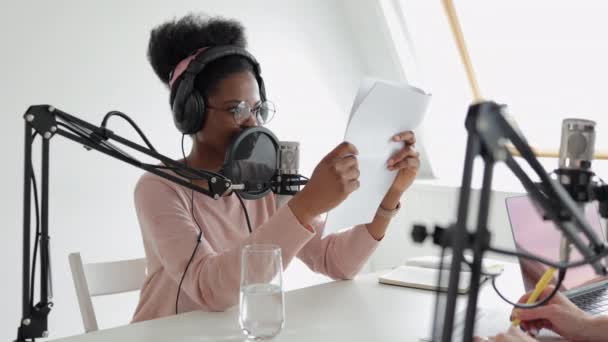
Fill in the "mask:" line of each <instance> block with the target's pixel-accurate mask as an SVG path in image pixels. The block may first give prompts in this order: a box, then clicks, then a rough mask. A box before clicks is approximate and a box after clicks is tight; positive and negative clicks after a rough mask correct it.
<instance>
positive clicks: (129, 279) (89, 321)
mask: <svg viewBox="0 0 608 342" xmlns="http://www.w3.org/2000/svg"><path fill="white" fill-rule="evenodd" d="M68 259H69V261H70V269H71V270H72V278H73V279H74V287H75V288H76V296H77V297H78V306H79V307H80V314H81V316H82V323H83V325H84V331H85V332H87V333H88V332H91V331H96V330H98V329H99V328H98V326H97V318H96V316H95V311H94V310H93V302H92V300H91V298H92V297H95V296H103V295H110V294H118V293H124V292H130V291H136V290H139V289H140V288H141V285H142V284H143V281H144V278H145V276H146V259H143V258H142V259H132V260H123V261H115V262H103V263H90V264H83V263H82V259H81V257H80V253H71V254H70V255H69V256H68Z"/></svg>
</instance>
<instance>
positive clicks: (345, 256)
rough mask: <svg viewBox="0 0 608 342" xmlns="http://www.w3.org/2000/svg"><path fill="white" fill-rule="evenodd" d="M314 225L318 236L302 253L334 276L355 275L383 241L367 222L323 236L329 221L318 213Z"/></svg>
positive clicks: (307, 260)
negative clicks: (372, 231) (368, 227)
mask: <svg viewBox="0 0 608 342" xmlns="http://www.w3.org/2000/svg"><path fill="white" fill-rule="evenodd" d="M312 225H313V227H314V228H315V231H316V233H315V236H314V237H313V238H312V239H311V240H310V241H308V243H307V244H306V245H305V246H304V247H303V248H302V249H301V250H300V252H299V253H298V257H299V258H300V259H301V260H302V261H303V262H304V263H306V264H307V265H308V267H310V268H311V269H312V270H313V271H315V272H319V273H323V274H325V275H327V276H329V277H330V278H332V279H352V278H354V276H355V275H356V274H357V273H359V271H360V270H361V268H363V265H364V264H365V262H366V261H367V259H368V258H369V257H370V256H371V255H372V253H373V252H374V250H376V247H377V246H378V244H379V242H378V241H377V240H376V239H374V238H373V237H372V236H371V235H370V234H369V232H368V231H367V227H366V226H365V225H358V226H355V227H353V228H352V229H349V230H346V231H343V232H340V233H335V234H330V235H328V236H326V237H325V238H321V236H322V235H323V229H324V227H325V222H324V221H322V220H321V218H320V217H318V218H317V219H315V221H314V222H313V224H312Z"/></svg>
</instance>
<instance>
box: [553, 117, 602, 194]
mask: <svg viewBox="0 0 608 342" xmlns="http://www.w3.org/2000/svg"><path fill="white" fill-rule="evenodd" d="M594 150H595V122H594V121H591V120H585V119H565V120H564V121H563V122H562V134H561V142H560V148H559V164H558V169H557V170H555V173H556V174H557V175H558V180H559V182H560V183H561V185H562V186H563V187H564V188H565V189H566V191H568V193H569V194H570V196H571V197H572V198H573V199H574V200H575V201H576V202H578V203H585V202H589V201H591V200H592V199H593V189H592V188H593V187H592V185H593V184H592V181H593V176H594V173H593V171H592V170H591V162H592V160H593V153H594Z"/></svg>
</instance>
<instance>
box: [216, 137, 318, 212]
mask: <svg viewBox="0 0 608 342" xmlns="http://www.w3.org/2000/svg"><path fill="white" fill-rule="evenodd" d="M298 168H299V143H297V142H293V141H286V142H279V141H278V139H277V138H276V136H275V135H274V134H273V133H272V132H271V131H270V130H268V129H267V128H265V127H262V126H255V127H249V128H245V129H244V130H243V131H241V133H240V134H239V135H238V136H237V137H236V138H235V139H234V140H233V142H232V144H231V145H230V147H229V148H228V150H227V151H226V157H225V160H224V166H223V167H222V170H221V171H220V173H222V174H223V175H224V176H226V177H227V178H228V179H230V180H231V182H232V183H233V185H234V187H233V188H234V189H235V191H236V192H237V193H238V194H240V195H241V196H242V197H243V198H245V199H258V198H261V197H263V196H265V195H266V194H267V193H268V192H270V191H272V192H274V193H275V194H277V195H279V197H280V196H284V197H280V198H279V200H280V201H285V200H287V199H288V198H289V197H290V196H293V195H294V194H296V193H297V192H298V191H299V190H300V186H302V185H304V184H306V182H307V181H308V179H307V178H306V177H304V176H301V175H299V174H298Z"/></svg>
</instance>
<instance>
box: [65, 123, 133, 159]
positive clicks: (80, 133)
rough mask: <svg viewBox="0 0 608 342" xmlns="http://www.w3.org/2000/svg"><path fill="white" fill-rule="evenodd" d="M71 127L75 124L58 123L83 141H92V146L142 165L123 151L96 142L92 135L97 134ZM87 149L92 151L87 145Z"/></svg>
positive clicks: (107, 144) (78, 127) (104, 143)
mask: <svg viewBox="0 0 608 342" xmlns="http://www.w3.org/2000/svg"><path fill="white" fill-rule="evenodd" d="M71 125H74V124H73V123H71V122H70V125H68V124H65V123H63V122H57V126H59V127H63V128H65V129H67V130H68V131H69V132H70V133H72V134H74V135H77V136H78V137H80V138H83V139H86V140H88V141H90V142H91V144H92V145H97V146H98V147H99V148H102V147H103V149H105V150H106V152H107V151H111V152H115V153H118V154H120V155H122V156H123V157H125V158H128V159H130V160H131V161H133V162H135V163H138V164H141V163H140V162H139V160H137V159H135V158H133V157H132V156H130V155H128V154H126V153H125V152H123V151H121V150H119V149H117V148H115V147H114V146H112V145H111V144H109V143H107V142H105V141H104V140H95V139H93V138H91V134H95V133H93V132H87V131H86V130H85V129H84V128H82V127H80V126H77V125H74V126H71ZM87 130H88V129H87ZM89 131H90V130H89ZM85 148H86V149H87V150H90V149H91V148H90V147H89V146H86V145H85Z"/></svg>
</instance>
